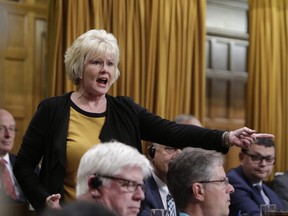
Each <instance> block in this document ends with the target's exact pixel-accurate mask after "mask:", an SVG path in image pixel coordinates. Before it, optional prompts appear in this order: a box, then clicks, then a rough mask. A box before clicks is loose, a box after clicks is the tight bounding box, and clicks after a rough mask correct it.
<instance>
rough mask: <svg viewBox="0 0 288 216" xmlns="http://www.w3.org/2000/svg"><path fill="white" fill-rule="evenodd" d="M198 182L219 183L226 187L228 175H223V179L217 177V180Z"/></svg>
mask: <svg viewBox="0 0 288 216" xmlns="http://www.w3.org/2000/svg"><path fill="white" fill-rule="evenodd" d="M199 183H220V184H221V185H223V186H224V187H225V188H226V187H227V186H228V184H229V179H228V177H225V178H224V179H219V180H211V181H199Z"/></svg>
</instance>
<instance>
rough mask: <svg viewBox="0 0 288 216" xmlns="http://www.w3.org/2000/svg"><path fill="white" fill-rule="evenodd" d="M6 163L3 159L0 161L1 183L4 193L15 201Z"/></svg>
mask: <svg viewBox="0 0 288 216" xmlns="http://www.w3.org/2000/svg"><path fill="white" fill-rule="evenodd" d="M6 163H7V162H6V161H5V160H4V159H0V176H1V183H2V186H3V188H4V190H5V192H6V194H7V195H8V196H10V197H12V198H13V199H17V196H16V193H15V189H14V185H13V182H12V179H11V176H10V173H9V171H8V169H7V167H6Z"/></svg>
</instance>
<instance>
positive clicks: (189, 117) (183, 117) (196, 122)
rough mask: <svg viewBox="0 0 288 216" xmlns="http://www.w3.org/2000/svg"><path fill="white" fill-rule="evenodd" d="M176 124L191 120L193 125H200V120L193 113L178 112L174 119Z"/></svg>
mask: <svg viewBox="0 0 288 216" xmlns="http://www.w3.org/2000/svg"><path fill="white" fill-rule="evenodd" d="M174 121H175V122H176V123H177V124H187V122H188V121H192V124H193V125H196V126H199V127H202V124H201V122H200V121H199V119H197V118H196V117H195V116H194V115H190V114H180V115H177V116H176V117H175V119H174Z"/></svg>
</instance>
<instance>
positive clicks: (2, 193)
mask: <svg viewBox="0 0 288 216" xmlns="http://www.w3.org/2000/svg"><path fill="white" fill-rule="evenodd" d="M9 159H10V162H11V166H12V167H13V165H14V163H15V160H16V155H14V154H9ZM12 167H11V168H12ZM13 178H14V177H13ZM14 181H15V182H14V186H15V187H17V189H18V190H19V196H18V199H17V200H14V199H12V198H11V197H9V196H7V195H6V193H5V191H3V190H2V189H1V190H0V196H1V202H3V203H6V204H20V203H25V202H26V198H25V196H24V194H23V192H22V190H21V188H20V186H19V184H18V182H17V181H16V179H15V178H14Z"/></svg>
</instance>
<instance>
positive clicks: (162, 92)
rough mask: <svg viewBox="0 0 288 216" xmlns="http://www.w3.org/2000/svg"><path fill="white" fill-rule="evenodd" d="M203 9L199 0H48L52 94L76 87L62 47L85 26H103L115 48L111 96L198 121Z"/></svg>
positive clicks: (202, 97)
mask: <svg viewBox="0 0 288 216" xmlns="http://www.w3.org/2000/svg"><path fill="white" fill-rule="evenodd" d="M205 11H206V3H205V1H198V0H156V1H155V0H87V1H78V0H70V1H69V0H57V1H50V9H49V27H48V32H49V36H50V37H49V40H48V46H49V47H48V57H49V60H48V66H49V73H50V75H51V80H50V83H51V89H50V93H51V96H53V95H59V94H62V93H63V92H66V91H70V90H74V89H75V88H74V86H73V85H72V84H71V82H70V81H68V80H67V79H66V77H65V73H64V64H63V55H64V52H65V50H66V48H67V47H68V46H70V45H71V43H72V41H73V40H74V39H75V38H76V37H78V36H79V35H80V34H82V33H84V32H85V31H86V30H88V29H91V28H102V29H105V30H106V31H108V32H112V33H113V34H114V35H115V36H116V37H117V39H118V42H119V46H120V66H119V68H120V72H121V75H120V78H119V80H118V81H117V83H116V84H115V85H114V86H113V87H112V89H111V94H112V95H126V96H131V97H132V98H134V99H135V101H137V102H138V103H140V104H141V105H143V106H144V107H146V108H148V109H149V110H151V111H152V112H154V113H156V114H158V115H160V116H162V117H165V118H169V119H173V118H174V117H175V115H177V114H179V113H192V114H195V115H196V116H197V117H199V118H200V119H201V120H203V119H204V115H205V110H204V107H205V106H204V101H205V88H204V85H205V64H204V49H205V47H204V46H205ZM202 122H203V121H202Z"/></svg>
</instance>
